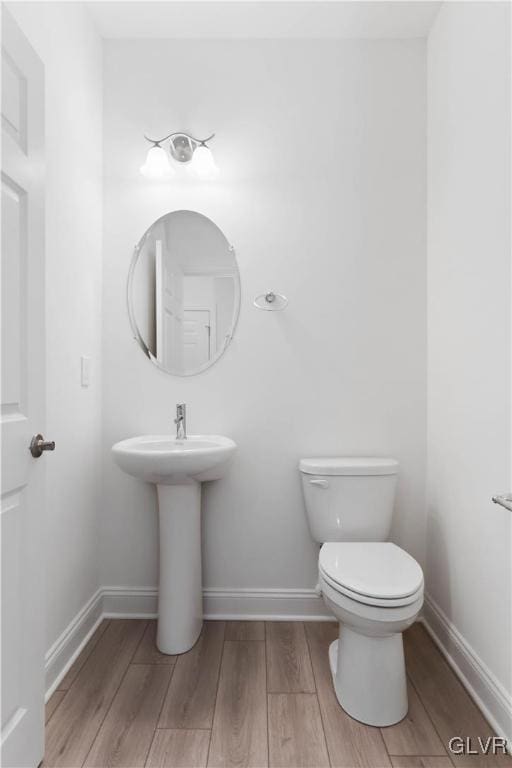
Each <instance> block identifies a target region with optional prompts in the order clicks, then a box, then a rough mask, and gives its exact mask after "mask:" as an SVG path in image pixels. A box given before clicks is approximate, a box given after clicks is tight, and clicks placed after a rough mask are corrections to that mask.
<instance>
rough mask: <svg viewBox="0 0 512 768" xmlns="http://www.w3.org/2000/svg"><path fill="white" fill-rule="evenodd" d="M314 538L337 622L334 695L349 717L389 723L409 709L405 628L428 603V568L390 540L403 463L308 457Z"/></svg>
mask: <svg viewBox="0 0 512 768" xmlns="http://www.w3.org/2000/svg"><path fill="white" fill-rule="evenodd" d="M300 471H301V477H302V489H303V493H304V500H305V505H306V514H307V518H308V523H309V528H310V531H311V535H312V538H313V539H314V540H315V541H317V542H318V543H319V544H321V545H322V547H321V549H320V554H319V558H318V571H319V584H320V588H321V591H322V595H323V599H324V601H325V604H326V605H327V607H328V608H329V609H330V611H331V612H332V613H333V614H334V616H335V617H336V618H337V619H338V621H339V637H338V640H335V641H334V642H333V643H332V644H331V646H330V648H329V663H330V667H331V672H332V676H333V684H334V690H335V693H336V697H337V699H338V701H339V703H340V705H341V706H342V707H343V709H344V710H345V711H346V712H347V713H348V714H349V715H351V717H353V718H355V719H356V720H359V721H361V722H363V723H366V724H368V725H375V726H381V727H383V726H388V725H393V724H394V723H397V722H399V721H400V720H402V719H403V718H404V717H405V715H406V714H407V709H408V702H407V681H406V673H405V661H404V652H403V642H402V632H403V631H404V630H405V629H407V627H409V626H410V625H411V624H412V623H413V622H414V621H415V619H416V618H417V616H418V614H419V612H420V610H421V607H422V605H423V572H422V570H421V567H420V566H419V564H418V563H417V562H416V561H415V560H414V558H413V557H411V555H409V554H408V553H407V552H405V551H404V550H403V549H401V548H400V547H398V546H396V545H395V544H392V543H391V542H389V541H387V538H388V536H389V531H390V528H391V521H392V516H393V506H394V499H395V488H396V475H397V472H398V462H397V461H395V460H394V459H386V458H368V457H355V458H353V457H349V458H347V457H340V458H337V457H328V458H313V459H302V461H301V462H300Z"/></svg>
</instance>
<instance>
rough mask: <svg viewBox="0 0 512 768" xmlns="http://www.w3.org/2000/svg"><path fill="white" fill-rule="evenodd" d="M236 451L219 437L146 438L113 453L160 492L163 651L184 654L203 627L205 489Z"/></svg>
mask: <svg viewBox="0 0 512 768" xmlns="http://www.w3.org/2000/svg"><path fill="white" fill-rule="evenodd" d="M235 450H236V443H234V442H233V440H230V439H229V438H228V437H221V436H219V435H189V436H188V437H187V438H186V439H185V440H178V439H174V438H172V437H169V436H168V435H144V436H141V437H132V438H130V439H128V440H122V441H121V442H120V443H116V444H115V445H114V446H113V447H112V454H113V457H114V459H115V461H116V463H117V464H118V465H119V467H121V469H122V470H124V472H127V473H128V474H129V475H133V476H134V477H138V478H139V479H140V480H144V481H145V482H147V483H155V484H156V487H157V491H158V518H159V536H160V578H159V582H160V584H159V592H158V630H157V641H156V642H157V646H158V648H159V650H160V651H162V653H169V654H175V653H184V652H185V651H188V650H189V649H190V648H192V646H193V645H194V643H195V642H196V640H197V638H198V637H199V634H200V632H201V627H202V624H203V601H202V579H201V483H202V482H204V481H206V480H218V479H219V478H220V477H222V475H223V474H224V471H225V469H226V467H227V465H228V463H229V461H230V459H231V458H232V456H233V454H234V452H235Z"/></svg>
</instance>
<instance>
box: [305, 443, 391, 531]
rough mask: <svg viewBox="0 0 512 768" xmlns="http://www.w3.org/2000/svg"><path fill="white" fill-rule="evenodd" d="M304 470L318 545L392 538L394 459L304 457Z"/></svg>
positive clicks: (308, 508) (311, 525)
mask: <svg viewBox="0 0 512 768" xmlns="http://www.w3.org/2000/svg"><path fill="white" fill-rule="evenodd" d="M299 467H300V472H301V478H302V490H303V493H304V501H305V504H306V515H307V518H308V522H309V530H310V531H311V535H312V537H313V539H314V540H315V541H317V542H318V543H320V544H323V543H324V542H326V541H386V540H387V538H388V536H389V530H390V528H391V520H392V517H393V507H394V503H395V489H396V476H397V472H398V462H397V461H395V459H381V458H360V457H356V458H325V459H302V460H301V462H300V465H299Z"/></svg>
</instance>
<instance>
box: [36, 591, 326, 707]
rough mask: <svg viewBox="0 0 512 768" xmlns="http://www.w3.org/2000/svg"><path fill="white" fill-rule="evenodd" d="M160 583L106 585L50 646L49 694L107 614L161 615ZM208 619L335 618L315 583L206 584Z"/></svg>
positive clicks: (47, 661)
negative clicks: (303, 586)
mask: <svg viewBox="0 0 512 768" xmlns="http://www.w3.org/2000/svg"><path fill="white" fill-rule="evenodd" d="M157 600H158V590H157V589H156V588H155V587H123V586H110V587H102V588H100V589H99V590H98V591H97V592H96V593H95V594H94V595H93V596H92V597H91V599H90V600H88V602H87V603H86V604H85V605H84V607H83V608H82V609H81V610H80V611H79V613H77V615H76V616H75V618H74V619H73V620H72V621H71V622H70V624H69V625H68V626H67V627H66V629H65V630H64V632H63V633H62V634H61V635H60V637H59V638H58V639H57V640H56V641H55V643H54V644H53V645H52V647H51V648H50V649H49V651H48V653H47V654H46V658H45V673H46V698H47V699H48V698H49V697H50V696H51V694H52V693H53V691H54V690H56V688H57V686H58V684H59V683H60V681H61V680H62V678H63V677H64V675H65V674H66V672H67V671H68V669H69V668H70V666H71V665H72V664H73V662H74V660H75V659H76V657H77V656H78V655H79V653H80V652H81V650H82V649H83V648H84V646H85V645H86V643H87V642H88V640H89V638H90V637H91V635H92V634H93V632H94V631H95V629H96V627H97V626H98V625H99V623H100V621H101V620H102V619H107V618H109V619H110V618H116V619H123V618H124V619H152V618H155V617H156V615H157ZM203 605H204V617H205V619H218V620H221V619H225V620H229V619H232V620H245V621H251V620H254V621H256V620H264V619H269V620H270V619H271V620H273V621H280V620H282V621H332V620H333V617H332V615H331V614H330V613H329V612H328V611H327V609H326V608H325V606H324V602H323V600H322V598H321V597H320V595H319V594H318V593H317V592H316V590H314V589H205V590H204V591H203Z"/></svg>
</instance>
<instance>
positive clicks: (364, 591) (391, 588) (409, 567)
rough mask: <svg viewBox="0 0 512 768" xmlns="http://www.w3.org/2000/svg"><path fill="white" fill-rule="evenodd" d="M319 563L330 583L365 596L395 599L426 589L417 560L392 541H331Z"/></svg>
mask: <svg viewBox="0 0 512 768" xmlns="http://www.w3.org/2000/svg"><path fill="white" fill-rule="evenodd" d="M318 562H319V568H320V571H321V573H323V574H324V575H325V576H327V578H328V579H329V581H330V582H331V584H333V583H334V584H338V585H339V586H340V587H341V588H342V589H343V588H345V589H347V590H350V592H353V593H355V594H356V595H361V596H363V597H370V598H377V599H379V600H396V599H397V598H402V597H410V596H411V595H414V594H415V593H416V592H418V590H419V589H421V587H422V586H423V571H422V570H421V567H420V566H419V565H418V563H417V562H416V560H415V559H414V558H413V557H411V555H409V554H407V552H404V550H403V549H400V547H397V546H396V544H392V543H391V542H373V541H363V542H329V543H327V544H324V545H323V547H322V549H321V550H320V557H319V561H318Z"/></svg>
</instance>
